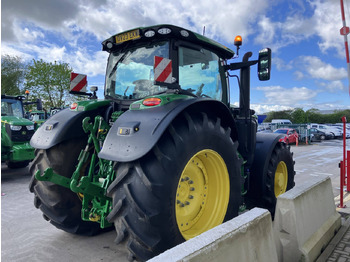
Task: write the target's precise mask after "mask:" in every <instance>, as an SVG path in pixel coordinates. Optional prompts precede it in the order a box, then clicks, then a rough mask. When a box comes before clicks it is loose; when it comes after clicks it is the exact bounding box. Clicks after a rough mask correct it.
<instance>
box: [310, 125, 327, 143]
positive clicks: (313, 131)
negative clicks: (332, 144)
mask: <svg viewBox="0 0 350 262" xmlns="http://www.w3.org/2000/svg"><path fill="white" fill-rule="evenodd" d="M308 133H309V139H310V141H311V142H312V141H321V140H325V139H331V138H332V135H331V134H330V133H329V134H326V133H325V132H323V131H321V130H318V129H317V128H310V129H309V130H308Z"/></svg>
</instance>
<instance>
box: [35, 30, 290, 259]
mask: <svg viewBox="0 0 350 262" xmlns="http://www.w3.org/2000/svg"><path fill="white" fill-rule="evenodd" d="M235 45H236V46H237V53H238V50H239V46H240V45H241V39H239V38H237V40H236V41H235ZM102 46H103V50H104V51H107V52H108V53H109V58H108V64H107V71H106V81H105V90H104V92H105V99H103V100H97V99H89V100H87V101H80V102H77V103H73V104H72V106H71V107H70V108H69V109H65V110H62V111H60V112H59V113H57V114H55V115H54V116H52V117H51V118H49V119H48V120H47V121H46V122H45V123H43V125H42V126H41V127H40V128H39V129H38V131H37V132H36V133H35V134H34V136H33V138H32V139H31V145H32V146H33V147H35V148H36V149H37V150H36V157H35V159H34V161H33V162H32V164H31V166H30V171H31V173H32V175H33V177H32V180H31V183H30V190H31V192H33V193H34V195H35V201H34V203H35V206H36V207H37V208H40V209H41V211H42V212H43V215H44V218H45V219H47V220H48V221H50V223H52V224H53V225H55V226H56V227H57V228H60V229H62V230H65V231H67V232H70V233H76V234H84V235H93V234H96V233H98V232H101V231H103V230H108V229H110V228H111V226H113V225H114V227H115V229H116V232H117V238H116V242H117V243H121V242H123V243H125V244H126V246H127V248H128V250H129V251H130V258H131V259H132V258H136V259H138V260H147V259H149V258H151V257H153V256H155V255H157V254H159V253H160V252H163V251H164V250H166V249H168V248H171V247H173V246H175V245H177V244H179V243H181V242H183V241H185V240H188V239H190V238H192V237H195V236H197V235H199V234H201V233H203V232H205V231H207V230H209V229H211V228H213V227H215V226H217V225H219V224H221V223H223V222H224V221H227V220H228V219H231V218H233V217H235V216H237V215H238V213H239V212H240V211H243V210H244V209H245V208H246V207H248V208H251V207H254V206H259V207H263V208H267V209H268V210H270V212H271V214H272V216H273V215H274V211H275V205H276V197H277V196H278V195H280V194H282V193H284V192H285V191H287V190H289V189H291V188H292V187H293V186H294V161H293V157H292V153H291V152H290V150H289V147H287V146H286V144H285V143H283V142H279V139H280V138H281V136H280V135H279V134H267V133H261V134H259V133H257V119H256V117H255V116H254V111H253V110H251V109H250V67H251V66H253V65H255V64H257V65H258V77H259V79H260V80H268V79H269V78H270V70H271V69H270V67H271V50H270V49H268V48H266V49H263V50H261V51H260V52H259V58H258V60H251V61H250V60H249V58H250V57H251V56H252V53H251V52H248V53H246V54H245V55H244V56H243V60H242V62H236V63H229V62H228V60H229V59H232V58H236V57H237V56H235V52H234V51H232V50H230V49H229V48H227V47H225V46H223V45H221V44H219V43H217V42H215V41H213V40H211V39H209V38H207V37H205V36H202V35H199V34H196V33H194V32H191V31H189V30H186V29H184V28H180V27H177V26H172V25H157V26H151V27H145V28H136V29H133V30H130V31H126V32H123V33H120V34H117V35H114V36H112V37H110V38H109V39H107V40H105V41H104V42H103V43H102ZM235 70H240V76H239V77H238V76H235V77H237V79H238V88H239V91H240V98H239V100H240V105H239V107H238V108H234V107H232V106H231V105H230V100H229V98H230V90H229V86H230V85H229V78H230V76H231V74H230V73H231V72H234V71H235ZM233 76H234V75H233ZM92 97H93V96H92Z"/></svg>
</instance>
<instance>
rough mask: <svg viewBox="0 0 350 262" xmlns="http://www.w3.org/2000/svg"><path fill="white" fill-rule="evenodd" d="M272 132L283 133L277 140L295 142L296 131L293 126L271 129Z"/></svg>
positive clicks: (296, 137) (288, 142) (287, 142)
mask: <svg viewBox="0 0 350 262" xmlns="http://www.w3.org/2000/svg"><path fill="white" fill-rule="evenodd" d="M273 132H274V133H279V134H285V136H284V137H282V138H281V139H280V140H279V141H280V142H285V143H286V144H287V145H288V144H293V143H296V142H297V139H298V133H297V131H296V130H295V129H293V128H279V129H276V130H275V131H273Z"/></svg>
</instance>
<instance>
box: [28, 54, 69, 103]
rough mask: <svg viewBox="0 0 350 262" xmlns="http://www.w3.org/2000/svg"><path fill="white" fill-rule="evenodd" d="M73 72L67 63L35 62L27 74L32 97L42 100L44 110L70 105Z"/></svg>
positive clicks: (29, 67)
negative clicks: (71, 73) (71, 74)
mask: <svg viewBox="0 0 350 262" xmlns="http://www.w3.org/2000/svg"><path fill="white" fill-rule="evenodd" d="M71 71H72V69H71V68H70V66H69V65H68V64H67V63H61V62H54V63H48V62H45V61H43V60H42V59H40V60H33V61H32V63H31V64H30V65H29V66H28V72H27V74H26V87H27V89H28V90H29V91H30V96H31V97H35V98H39V99H41V100H42V101H43V107H44V108H50V107H63V106H66V105H69V103H70V102H71V100H72V95H70V94H69V89H70V72H71Z"/></svg>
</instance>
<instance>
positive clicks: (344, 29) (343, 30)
mask: <svg viewBox="0 0 350 262" xmlns="http://www.w3.org/2000/svg"><path fill="white" fill-rule="evenodd" d="M340 11H341V18H342V21H343V27H342V28H340V34H341V35H343V36H344V44H345V55H346V63H347V64H348V80H349V81H350V61H349V47H348V34H349V32H350V30H349V27H347V26H346V23H345V13H344V2H343V0H340ZM349 95H350V83H349Z"/></svg>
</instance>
